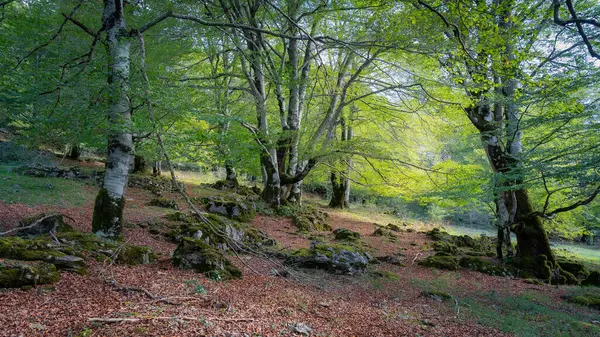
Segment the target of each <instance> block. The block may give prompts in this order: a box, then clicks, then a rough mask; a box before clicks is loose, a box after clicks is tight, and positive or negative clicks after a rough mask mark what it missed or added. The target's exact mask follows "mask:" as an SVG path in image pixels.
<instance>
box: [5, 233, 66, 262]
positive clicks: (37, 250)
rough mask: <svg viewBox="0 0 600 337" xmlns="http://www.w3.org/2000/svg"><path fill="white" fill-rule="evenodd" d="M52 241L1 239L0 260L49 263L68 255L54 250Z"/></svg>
mask: <svg viewBox="0 0 600 337" xmlns="http://www.w3.org/2000/svg"><path fill="white" fill-rule="evenodd" d="M53 246H55V244H54V245H53V244H52V243H51V242H50V240H47V239H43V238H36V239H24V238H19V237H8V238H0V258H5V259H15V260H25V261H34V260H41V261H48V260H51V259H52V258H54V257H63V256H65V255H67V254H65V253H63V252H61V251H58V250H53V249H51V247H53Z"/></svg>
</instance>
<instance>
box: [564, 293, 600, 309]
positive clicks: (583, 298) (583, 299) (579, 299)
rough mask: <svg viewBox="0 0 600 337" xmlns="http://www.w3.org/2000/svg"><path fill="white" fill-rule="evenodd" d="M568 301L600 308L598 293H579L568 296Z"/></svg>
mask: <svg viewBox="0 0 600 337" xmlns="http://www.w3.org/2000/svg"><path fill="white" fill-rule="evenodd" d="M567 301H569V302H571V303H575V304H579V305H583V306H586V307H590V308H594V309H597V310H600V296H598V295H589V294H588V295H577V296H572V297H567Z"/></svg>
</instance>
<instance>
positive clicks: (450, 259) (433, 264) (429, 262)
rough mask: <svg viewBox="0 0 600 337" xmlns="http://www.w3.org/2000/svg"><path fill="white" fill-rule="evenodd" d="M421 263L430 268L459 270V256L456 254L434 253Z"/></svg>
mask: <svg viewBox="0 0 600 337" xmlns="http://www.w3.org/2000/svg"><path fill="white" fill-rule="evenodd" d="M419 264H420V265H421V266H425V267H430V268H437V269H445V270H458V258H456V256H443V255H433V256H429V257H427V258H426V259H424V260H421V261H420V262H419Z"/></svg>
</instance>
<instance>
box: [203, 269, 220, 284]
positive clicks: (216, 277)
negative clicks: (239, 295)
mask: <svg viewBox="0 0 600 337" xmlns="http://www.w3.org/2000/svg"><path fill="white" fill-rule="evenodd" d="M204 275H206V277H208V278H209V279H211V280H213V281H215V282H220V281H222V280H223V278H222V277H221V273H219V271H218V270H211V271H209V272H206V273H205V274H204Z"/></svg>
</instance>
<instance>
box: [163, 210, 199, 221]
mask: <svg viewBox="0 0 600 337" xmlns="http://www.w3.org/2000/svg"><path fill="white" fill-rule="evenodd" d="M165 219H167V220H170V221H177V222H187V223H190V222H193V221H194V218H193V217H192V216H191V215H188V214H185V213H183V212H173V213H169V214H167V215H165Z"/></svg>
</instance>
